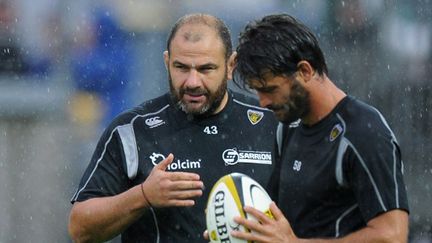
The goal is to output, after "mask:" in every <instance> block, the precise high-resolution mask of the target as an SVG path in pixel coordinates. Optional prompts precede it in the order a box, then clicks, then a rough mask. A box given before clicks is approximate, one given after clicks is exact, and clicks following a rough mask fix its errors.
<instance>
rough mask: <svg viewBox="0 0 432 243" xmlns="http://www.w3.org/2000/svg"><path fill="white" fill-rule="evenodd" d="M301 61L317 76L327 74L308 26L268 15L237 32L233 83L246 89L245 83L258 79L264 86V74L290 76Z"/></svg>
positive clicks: (246, 84)
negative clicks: (315, 72) (237, 43)
mask: <svg viewBox="0 0 432 243" xmlns="http://www.w3.org/2000/svg"><path fill="white" fill-rule="evenodd" d="M302 60H305V61H308V62H309V63H310V64H311V66H312V67H313V68H314V69H315V70H316V71H317V72H318V74H320V75H322V74H323V73H325V74H327V73H328V71H327V65H326V63H325V59H324V55H323V52H322V51H321V48H320V46H319V44H318V40H317V38H316V37H315V35H314V34H313V33H312V31H311V30H310V29H309V28H308V27H306V26H305V25H304V24H302V23H300V22H299V21H298V20H296V19H295V18H294V17H292V16H290V15H287V14H275V15H268V16H266V17H264V18H262V19H261V20H258V21H254V22H250V23H248V25H247V26H246V27H245V29H244V31H243V32H241V33H240V37H239V45H238V47H237V57H236V67H235V69H234V82H235V83H236V84H237V85H239V86H241V87H246V86H248V81H250V80H258V81H260V82H261V83H262V84H263V85H265V80H264V75H268V74H271V75H274V76H290V75H292V74H294V73H295V72H296V71H297V64H298V63H299V62H300V61H302Z"/></svg>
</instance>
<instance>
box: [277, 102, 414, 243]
mask: <svg viewBox="0 0 432 243" xmlns="http://www.w3.org/2000/svg"><path fill="white" fill-rule="evenodd" d="M282 127H283V128H282ZM281 128H282V129H281ZM277 130H278V131H277V138H278V139H277V141H278V146H276V149H277V151H276V152H275V154H276V162H275V163H276V165H275V173H274V175H273V177H272V182H271V185H270V187H271V188H270V189H269V190H270V191H271V194H272V197H273V198H274V199H275V200H276V202H277V204H278V206H279V207H280V208H281V210H282V212H283V213H284V215H285V216H286V217H287V219H288V221H289V222H290V224H291V226H292V227H293V230H294V232H295V234H296V235H297V236H298V237H300V238H318V237H319V238H326V237H342V236H344V235H347V234H349V233H351V232H353V231H356V230H358V229H360V228H362V227H364V226H366V223H367V222H368V221H369V220H370V219H372V218H374V217H376V216H378V215H379V214H381V213H383V212H387V211H389V210H392V209H402V210H406V211H408V203H407V195H406V191H405V184H404V180H403V175H402V174H403V163H402V159H401V152H400V149H399V145H398V142H397V140H396V138H395V136H394V134H393V132H392V131H391V129H390V128H389V126H388V124H387V122H386V121H385V120H384V118H383V116H382V115H381V114H380V113H379V111H378V110H376V109H375V108H374V107H372V106H369V105H367V104H365V103H363V102H361V101H359V100H357V99H355V98H354V97H352V96H347V97H345V98H344V99H343V100H342V101H341V102H339V103H338V105H337V106H336V107H335V108H334V110H333V111H332V112H331V113H330V114H329V115H327V116H326V117H325V118H324V119H322V120H321V121H319V122H318V123H317V124H315V125H312V126H306V125H305V124H303V123H302V122H301V121H300V120H299V121H297V122H294V123H291V124H290V125H283V126H281V124H280V125H279V126H278V129H277ZM282 131H283V132H282Z"/></svg>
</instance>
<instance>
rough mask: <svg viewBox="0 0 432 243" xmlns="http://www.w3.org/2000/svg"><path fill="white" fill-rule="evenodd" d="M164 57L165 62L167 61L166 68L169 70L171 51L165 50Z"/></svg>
mask: <svg viewBox="0 0 432 243" xmlns="http://www.w3.org/2000/svg"><path fill="white" fill-rule="evenodd" d="M163 58H164V63H165V69H166V70H168V66H169V53H168V51H164V52H163Z"/></svg>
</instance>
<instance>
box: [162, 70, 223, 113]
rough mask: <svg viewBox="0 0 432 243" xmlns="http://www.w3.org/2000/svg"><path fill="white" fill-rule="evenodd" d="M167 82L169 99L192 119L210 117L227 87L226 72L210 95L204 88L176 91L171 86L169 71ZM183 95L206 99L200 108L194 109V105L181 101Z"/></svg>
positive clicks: (220, 101)
mask: <svg viewBox="0 0 432 243" xmlns="http://www.w3.org/2000/svg"><path fill="white" fill-rule="evenodd" d="M168 80H169V84H170V91H171V97H172V99H173V101H174V103H176V104H177V106H178V107H179V108H180V110H182V111H183V112H185V113H186V114H188V115H192V116H194V117H207V116H210V115H212V114H213V113H214V112H215V111H216V110H217V109H218V108H219V106H220V105H221V103H222V100H223V98H224V96H225V93H226V91H227V87H228V75H227V72H226V70H225V75H224V78H223V80H222V82H221V84H220V85H219V87H218V88H217V90H216V91H215V92H214V93H211V92H210V91H209V90H207V89H205V88H195V89H188V88H186V89H184V88H180V89H179V90H176V89H175V88H174V86H173V84H172V78H171V74H170V72H169V71H168ZM184 94H193V95H197V94H200V95H204V96H205V97H206V102H205V103H204V104H202V105H201V106H200V107H194V104H190V103H188V102H185V101H184V100H183V96H184Z"/></svg>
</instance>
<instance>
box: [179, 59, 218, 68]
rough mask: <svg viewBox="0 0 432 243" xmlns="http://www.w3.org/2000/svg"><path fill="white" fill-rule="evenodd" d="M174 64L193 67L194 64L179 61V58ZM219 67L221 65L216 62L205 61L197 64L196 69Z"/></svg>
mask: <svg viewBox="0 0 432 243" xmlns="http://www.w3.org/2000/svg"><path fill="white" fill-rule="evenodd" d="M173 65H180V66H185V67H188V68H192V65H188V64H185V63H182V62H180V61H177V60H175V61H173ZM217 67H219V66H218V65H217V64H215V63H212V62H208V63H204V64H201V65H197V66H195V68H196V69H205V68H217Z"/></svg>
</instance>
